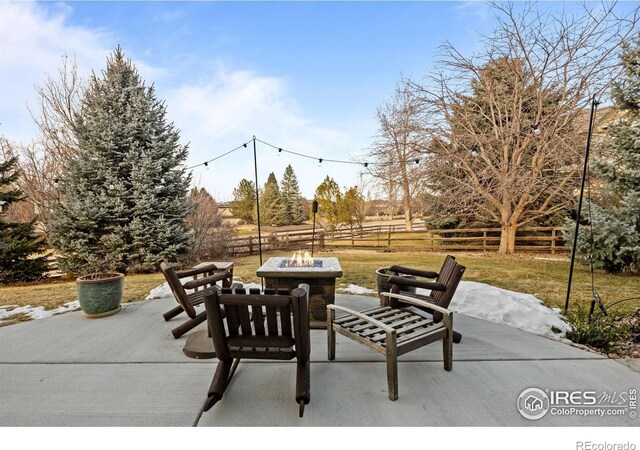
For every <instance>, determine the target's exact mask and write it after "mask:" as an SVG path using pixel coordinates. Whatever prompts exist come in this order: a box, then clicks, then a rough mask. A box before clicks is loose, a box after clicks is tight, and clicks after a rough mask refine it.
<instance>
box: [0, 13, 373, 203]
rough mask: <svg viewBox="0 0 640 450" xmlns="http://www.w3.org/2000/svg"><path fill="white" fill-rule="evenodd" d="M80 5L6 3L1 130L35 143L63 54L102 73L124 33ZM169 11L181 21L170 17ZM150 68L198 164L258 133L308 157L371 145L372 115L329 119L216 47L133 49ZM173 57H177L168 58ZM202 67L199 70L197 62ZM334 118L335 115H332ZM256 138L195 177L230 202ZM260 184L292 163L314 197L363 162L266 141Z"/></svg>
mask: <svg viewBox="0 0 640 450" xmlns="http://www.w3.org/2000/svg"><path fill="white" fill-rule="evenodd" d="M72 18H73V4H71V6H68V5H65V4H59V5H58V4H42V3H32V2H15V3H11V2H0V123H1V125H0V133H3V134H5V135H6V136H7V137H8V138H9V139H11V140H15V141H21V142H25V143H26V142H28V141H30V140H31V139H33V138H34V137H35V136H36V132H37V131H36V127H35V125H34V124H33V122H32V120H31V118H30V116H29V112H28V110H27V107H26V106H27V104H28V105H29V106H30V107H32V109H35V108H36V107H37V103H36V95H35V89H34V85H38V84H42V83H43V81H44V80H45V75H46V74H50V75H52V76H55V75H56V73H57V71H58V70H59V68H60V67H61V63H62V61H61V57H62V56H63V55H68V56H69V57H75V58H76V60H77V63H78V68H79V72H80V75H83V76H85V77H86V76H87V75H88V74H89V73H90V72H91V70H95V71H96V72H99V71H100V70H101V69H102V68H103V67H104V65H105V59H106V57H107V55H108V54H109V53H110V52H111V51H112V50H113V48H115V46H116V45H117V44H118V42H119V40H120V39H125V38H127V36H117V35H115V34H114V32H113V31H111V30H108V29H104V28H88V27H83V26H77V25H73V24H72V20H71V19H72ZM165 19H171V17H166V18H165ZM124 50H125V53H126V54H127V56H129V57H131V58H132V60H133V62H134V64H135V65H136V67H137V68H138V70H139V72H140V74H141V76H142V77H143V78H144V79H145V80H147V82H148V84H151V83H155V84H156V93H157V95H158V97H159V98H160V99H164V100H166V102H167V107H168V113H169V119H170V120H172V121H174V122H175V124H176V126H177V127H178V128H179V129H180V130H181V139H182V141H183V142H184V143H187V142H190V156H189V161H188V163H189V165H194V164H198V163H201V162H203V161H205V160H208V159H211V158H212V157H213V156H216V155H218V154H221V153H223V152H225V151H227V150H230V149H232V148H234V147H236V146H237V145H239V144H241V143H243V142H246V141H249V140H251V138H252V136H253V135H256V136H257V137H258V138H259V139H262V140H264V141H267V142H270V143H273V144H274V145H276V146H279V147H282V148H284V149H287V150H292V151H296V152H300V153H304V154H308V155H313V156H317V157H322V158H332V159H349V158H350V154H351V153H357V152H358V151H359V150H360V148H361V147H362V145H363V142H365V145H366V143H368V138H369V137H370V134H371V132H370V131H368V130H371V129H372V128H373V129H375V126H373V125H372V123H371V121H367V120H365V121H362V122H359V123H340V124H338V125H335V124H332V125H330V126H327V125H324V124H322V123H320V122H319V119H318V118H317V117H316V115H315V114H314V112H313V109H312V106H311V105H300V104H298V102H297V101H296V98H295V95H294V94H293V93H292V92H291V89H290V86H289V84H288V81H287V79H286V78H282V77H274V76H270V75H268V74H267V75H265V74H260V73H257V72H255V71H250V70H245V69H242V68H237V67H231V66H229V65H228V64H225V63H223V62H221V61H220V60H218V59H216V58H212V57H210V56H209V55H205V56H203V55H199V54H188V55H183V56H182V57H181V58H180V61H181V63H180V64H175V62H176V61H175V60H171V61H173V62H172V63H170V62H167V63H166V67H157V66H154V65H152V64H150V63H148V62H147V61H145V58H144V57H140V56H138V55H133V54H131V52H130V51H128V50H127V48H125V49H124ZM167 61H168V60H167ZM194 68H195V69H194ZM324 120H327V119H326V118H325V119H324ZM252 150H253V149H252V146H251V145H250V146H249V148H248V149H247V150H244V149H243V150H241V151H238V152H235V153H233V154H232V155H229V156H228V157H226V158H223V159H220V160H219V161H217V162H216V163H215V164H212V165H211V166H210V169H209V170H204V169H203V168H199V169H196V170H194V181H195V182H196V183H199V184H200V185H202V186H204V187H206V188H207V189H208V190H209V191H210V192H211V193H212V194H213V195H214V196H216V197H217V198H219V199H221V200H229V199H230V198H231V193H232V191H233V188H234V187H235V186H237V184H238V182H239V181H240V180H241V179H242V178H248V179H253V176H254V168H253V151H252ZM257 153H258V161H259V167H258V169H259V174H258V175H259V182H260V184H263V183H264V182H265V181H266V177H267V175H268V173H269V172H271V171H273V172H275V174H276V176H277V177H278V179H280V178H281V176H282V173H283V172H284V169H285V167H286V166H287V164H292V166H293V168H294V170H295V172H296V175H297V177H298V180H299V183H300V187H301V190H302V192H303V194H304V195H306V196H308V197H311V196H312V195H313V192H314V191H315V188H316V186H317V185H318V184H320V183H321V182H322V180H323V179H324V177H325V176H326V175H330V176H332V177H334V178H335V179H336V181H338V183H339V184H340V186H350V185H352V184H354V183H355V182H356V180H357V174H358V171H359V170H360V168H359V167H358V166H352V165H336V164H329V163H324V164H322V165H320V164H319V163H318V161H316V160H309V159H305V158H300V157H297V156H294V155H287V154H284V153H283V154H280V156H278V152H277V150H274V149H272V148H269V147H267V146H265V145H263V144H260V143H258V149H257Z"/></svg>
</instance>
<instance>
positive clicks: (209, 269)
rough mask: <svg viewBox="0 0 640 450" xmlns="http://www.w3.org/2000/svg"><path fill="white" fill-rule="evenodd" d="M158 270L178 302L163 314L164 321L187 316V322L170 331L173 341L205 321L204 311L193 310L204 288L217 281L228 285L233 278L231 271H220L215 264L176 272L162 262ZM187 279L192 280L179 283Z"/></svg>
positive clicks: (198, 302)
mask: <svg viewBox="0 0 640 450" xmlns="http://www.w3.org/2000/svg"><path fill="white" fill-rule="evenodd" d="M160 270H161V271H162V274H163V275H164V278H165V280H167V283H168V284H169V287H170V288H171V292H173V296H174V297H175V299H176V301H177V302H178V306H176V307H175V308H173V309H171V310H170V311H167V312H166V313H164V314H163V317H164V320H166V321H169V320H171V319H172V318H174V317H176V316H177V315H179V314H181V313H183V312H184V313H186V314H187V316H189V320H187V321H186V322H184V323H182V324H181V325H179V326H178V327H176V328H174V329H173V330H172V331H171V334H173V337H174V338H175V339H177V338H179V337H180V336H182V335H183V334H184V333H186V332H188V331H190V330H191V329H193V328H194V327H196V326H198V325H200V324H201V323H202V322H204V321H205V320H207V315H206V312H205V311H202V312H200V313H198V312H197V311H196V309H195V308H194V306H197V305H200V304H202V303H203V301H204V298H203V292H204V288H206V287H209V286H211V285H215V284H216V282H218V281H223V283H224V284H229V285H230V283H231V279H232V278H233V274H232V273H231V271H229V270H221V269H219V268H218V267H217V266H216V265H215V264H207V265H204V266H201V267H195V268H193V269H189V270H182V271H176V270H175V269H174V268H173V267H171V266H170V265H169V263H168V262H166V261H162V262H161V263H160ZM201 275H203V276H202V277H201V278H197V277H198V276H201ZM187 277H193V278H194V279H192V280H190V281H187V282H185V283H182V282H181V281H180V279H181V278H187ZM191 289H194V291H193V292H190V293H187V290H191Z"/></svg>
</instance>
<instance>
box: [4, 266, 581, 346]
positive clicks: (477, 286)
mask: <svg viewBox="0 0 640 450" xmlns="http://www.w3.org/2000/svg"><path fill="white" fill-rule="evenodd" d="M238 281H240V280H239V279H237V278H236V279H234V282H238ZM260 287H261V286H260V285H259V284H256V283H245V284H244V288H245V289H250V288H260ZM336 290H337V291H340V292H344V293H350V294H356V295H363V294H375V293H376V291H375V290H373V289H368V288H365V287H362V286H358V285H355V284H349V285H348V286H347V287H343V288H338V289H336ZM418 293H421V294H427V293H428V291H426V290H424V289H418ZM165 297H170V298H173V294H172V293H171V289H169V285H168V284H167V283H164V284H162V285H160V286H158V287H156V288H154V289H152V290H151V292H150V293H149V295H148V296H147V300H151V299H156V298H165ZM449 307H450V309H452V310H454V311H456V312H459V313H461V314H465V315H467V316H471V317H476V318H478V319H484V320H488V321H490V322H495V323H501V324H504V325H508V326H511V327H515V328H519V329H521V330H524V331H527V332H529V333H534V334H538V335H541V336H546V337H549V338H552V339H556V340H563V339H564V337H565V334H566V333H567V331H569V330H570V329H571V327H570V326H569V325H568V324H567V323H566V322H565V321H564V318H563V316H562V315H561V314H560V310H559V309H557V308H556V309H549V308H547V307H546V306H545V305H544V304H543V303H542V300H540V299H539V298H537V297H535V296H534V295H531V294H523V293H521V292H514V291H510V290H507V289H501V288H497V287H495V286H491V285H489V284H485V283H477V282H475V281H461V282H460V285H459V286H458V289H457V290H456V294H455V295H454V297H453V300H452V301H451V305H450V306H449ZM2 312H3V310H2V309H0V320H1V319H2ZM554 330H556V331H558V332H557V333H556V332H555V331H554Z"/></svg>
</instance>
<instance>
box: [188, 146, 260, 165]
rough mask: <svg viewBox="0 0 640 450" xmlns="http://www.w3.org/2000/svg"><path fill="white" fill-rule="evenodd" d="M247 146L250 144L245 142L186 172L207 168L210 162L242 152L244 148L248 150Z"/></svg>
mask: <svg viewBox="0 0 640 450" xmlns="http://www.w3.org/2000/svg"><path fill="white" fill-rule="evenodd" d="M247 144H248V142H245V143H244V144H242V145H239V146H237V147H236V148H234V149H231V150H229V151H228V152H224V153H222V154H221V155H218V156H216V157H215V158H211V159H210V160H208V161H205V162H203V163H200V164H195V165H193V166H190V167H187V168H186V170H190V169H195V168H196V167H200V166H205V167H207V166H208V164H209V163H210V162H213V161H215V160H217V159H220V158H224V157H225V156H227V155H229V154H231V153H233V152H235V151H236V150H240V149H241V148H243V147H244V148H247Z"/></svg>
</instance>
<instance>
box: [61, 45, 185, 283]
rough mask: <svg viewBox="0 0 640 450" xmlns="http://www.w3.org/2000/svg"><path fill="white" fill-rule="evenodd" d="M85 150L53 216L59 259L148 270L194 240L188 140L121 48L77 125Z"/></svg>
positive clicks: (72, 266)
mask: <svg viewBox="0 0 640 450" xmlns="http://www.w3.org/2000/svg"><path fill="white" fill-rule="evenodd" d="M76 137H77V139H78V144H79V150H78V153H77V154H76V155H74V156H73V157H72V158H71V160H70V162H69V167H68V172H67V173H66V175H65V178H64V180H62V182H61V189H62V193H63V199H62V202H61V204H60V205H59V206H58V207H57V208H56V210H55V211H54V214H53V215H52V218H51V220H50V223H49V230H50V243H51V245H52V246H53V247H54V248H55V249H56V250H57V251H58V253H60V259H59V264H60V267H61V268H62V269H63V270H67V271H69V272H73V273H80V272H85V273H86V272H91V271H99V270H118V271H122V272H127V271H134V272H148V271H152V270H155V264H156V263H157V261H158V260H159V259H160V258H167V259H170V260H173V259H176V257H177V256H178V255H180V254H183V253H185V252H186V251H187V250H188V249H189V246H190V243H191V238H190V236H189V231H188V229H187V227H186V225H185V217H186V215H187V214H188V212H189V209H190V206H189V203H188V201H187V193H188V187H189V182H190V179H189V176H187V175H186V174H185V169H184V167H183V165H184V164H183V163H184V161H185V160H186V157H187V147H186V146H182V145H180V144H179V142H178V141H179V133H178V130H177V129H175V127H174V125H173V123H167V120H166V106H165V104H164V102H162V101H160V100H158V99H157V98H156V96H155V90H154V87H153V86H150V87H147V86H146V85H145V83H144V81H143V80H142V79H141V78H140V76H139V75H138V72H137V70H136V68H135V66H134V65H133V64H132V62H131V60H129V59H125V57H124V54H123V52H122V49H121V48H120V47H118V48H117V49H116V50H115V51H114V52H113V54H112V55H111V56H110V57H109V58H107V67H106V69H105V70H104V71H103V72H102V74H101V76H100V77H99V76H97V75H96V74H95V73H94V74H93V75H92V77H91V79H90V85H89V88H88V89H87V91H86V93H85V96H84V98H83V100H82V107H81V111H80V114H79V115H78V121H77V124H76Z"/></svg>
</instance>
